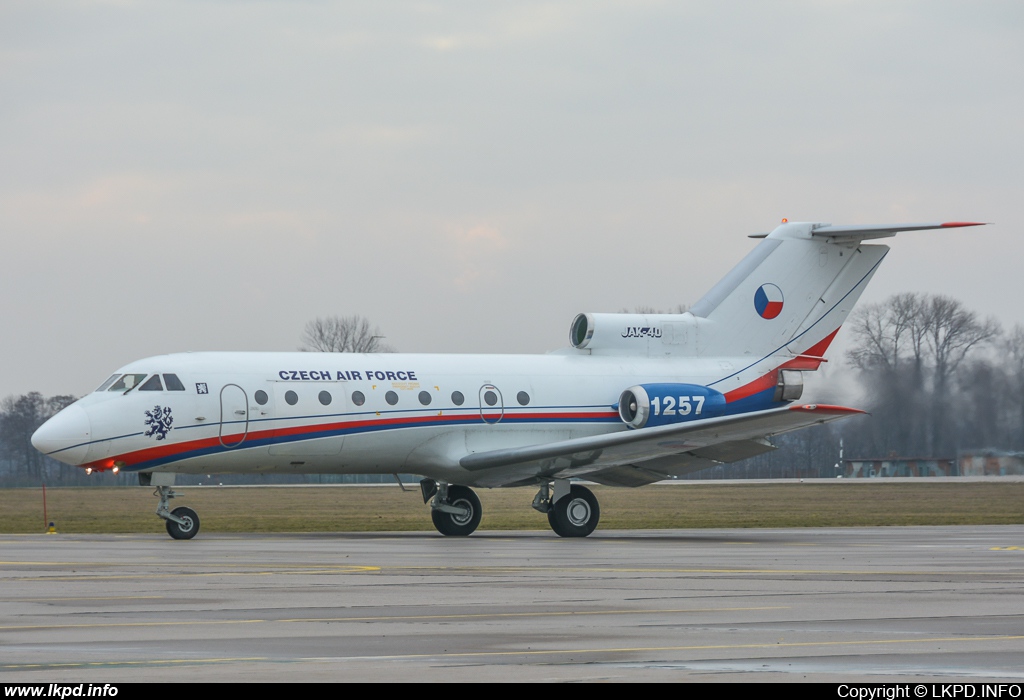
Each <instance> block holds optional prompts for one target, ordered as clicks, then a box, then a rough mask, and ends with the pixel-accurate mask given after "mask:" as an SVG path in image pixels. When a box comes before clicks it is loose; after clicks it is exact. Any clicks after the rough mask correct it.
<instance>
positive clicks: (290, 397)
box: [284, 391, 299, 406]
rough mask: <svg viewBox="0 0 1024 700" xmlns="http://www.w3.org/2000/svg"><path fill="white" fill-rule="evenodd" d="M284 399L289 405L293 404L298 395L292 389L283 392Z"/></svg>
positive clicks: (295, 402)
mask: <svg viewBox="0 0 1024 700" xmlns="http://www.w3.org/2000/svg"><path fill="white" fill-rule="evenodd" d="M284 400H285V402H286V403H287V404H288V405H289V406H294V405H295V404H297V403H298V402H299V395H298V394H296V393H295V392H294V391H286V392H284Z"/></svg>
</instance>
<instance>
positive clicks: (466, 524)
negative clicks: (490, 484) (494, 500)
mask: <svg viewBox="0 0 1024 700" xmlns="http://www.w3.org/2000/svg"><path fill="white" fill-rule="evenodd" d="M447 505H451V506H455V507H456V508H465V509H467V510H468V511H469V512H468V513H466V514H456V513H445V512H444V511H443V510H436V509H432V510H431V511H430V518H431V519H432V520H433V521H434V527H436V528H437V531H438V532H440V533H441V534H442V535H448V536H449V537H465V536H466V535H469V534H472V532H473V531H474V530H476V528H477V526H478V525H479V524H480V516H481V515H482V514H483V511H482V510H481V508H480V499H479V498H478V497H477V495H476V494H475V493H473V489H471V488H467V487H465V486H449V487H448V503H447Z"/></svg>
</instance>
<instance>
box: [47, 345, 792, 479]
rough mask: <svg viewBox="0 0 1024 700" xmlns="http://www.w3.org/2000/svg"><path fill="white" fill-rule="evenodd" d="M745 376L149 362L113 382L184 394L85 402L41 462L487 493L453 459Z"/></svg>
mask: <svg viewBox="0 0 1024 700" xmlns="http://www.w3.org/2000/svg"><path fill="white" fill-rule="evenodd" d="M770 359H771V358H764V360H770ZM743 362H744V358H715V359H680V358H676V357H671V356H666V357H663V358H649V357H641V358H638V357H622V356H593V355H590V354H589V353H587V352H585V351H576V350H569V351H564V352H560V353H555V354H549V355H532V356H531V355H426V354H423V355H418V354H373V355H361V354H338V353H306V352H296V353H231V352H221V353H182V354H174V355H161V356H156V357H151V358H147V359H144V360H139V361H136V362H133V363H131V364H129V365H126V366H125V367H122V368H121V369H119V370H118V374H131V373H136V374H138V375H144V376H145V377H151V376H152V375H153V374H159V375H161V376H164V375H167V374H173V375H175V376H176V377H177V378H178V379H179V380H180V382H181V383H182V384H183V386H184V390H183V391H182V390H179V391H172V390H169V389H168V388H167V387H166V386H164V385H165V384H167V382H166V381H165V382H162V383H161V386H162V389H161V390H143V389H142V387H144V386H145V381H146V380H145V379H141V380H139V381H138V382H137V383H136V384H135V386H133V388H132V389H131V390H129V391H122V390H114V391H110V390H102V391H96V392H93V393H91V394H89V395H87V396H86V397H84V398H83V399H81V400H80V401H78V402H77V403H76V404H75V406H77V407H79V408H80V409H81V410H82V412H83V413H82V414H79V413H78V412H77V411H76V412H70V413H69V415H70V417H69V418H68V420H69V421H77V427H73V426H70V425H61V424H58V425H56V426H52V427H53V429H54V432H55V433H56V432H57V431H61V434H62V438H63V440H64V443H63V444H61V445H59V446H55V445H52V444H51V445H48V447H57V449H50V450H47V452H48V453H49V454H51V455H52V456H53V457H55V458H57V459H61V460H63V461H66V462H68V463H72V464H77V465H80V466H87V467H91V468H93V469H98V470H106V469H112V468H114V467H117V468H118V469H119V470H122V471H172V472H178V473H211V472H216V473H233V472H268V473H281V474H285V473H325V474H326V473H337V474H345V473H384V474H387V473H396V472H403V473H415V474H422V475H424V476H430V477H432V478H435V479H443V480H446V481H451V482H455V483H464V484H467V485H482V486H486V485H489V484H488V483H487V482H488V478H487V475H486V474H474V473H471V472H468V471H466V470H464V469H462V468H461V467H460V466H459V459H460V458H462V457H463V456H465V455H467V454H472V453H476V452H484V451H488V450H494V449H499V448H508V447H521V446H528V445H536V444H543V443H549V442H553V441H558V440H565V439H570V438H577V437H586V436H591V435H597V434H602V433H609V432H615V431H621V430H626V429H627V426H626V425H624V424H623V422H622V421H621V420H620V418H619V415H618V412H617V407H616V402H617V401H618V398H619V396H620V394H621V393H622V391H623V390H624V389H625V388H627V387H629V386H630V385H635V384H642V383H648V382H654V383H658V382H673V383H678V382H682V383H691V384H700V385H708V384H715V383H716V382H718V387H719V390H720V391H722V392H723V393H726V392H728V391H730V390H734V391H735V390H738V389H739V390H741V391H740V393H742V387H743V386H744V385H745V384H749V383H750V382H751V380H753V379H755V378H756V377H758V376H760V375H761V374H763V372H764V367H765V366H768V365H770V364H771V362H768V363H767V364H765V363H764V362H757V363H756V364H755V366H751V367H748V368H746V370H745V371H740V372H738V373H737V370H741V369H743V364H742V363H743ZM746 362H747V364H749V362H750V360H747V361H746ZM776 366H778V365H777V364H776ZM730 375H732V376H730ZM726 377H728V378H727V379H725V378H726ZM140 385H141V386H140ZM360 394H361V395H362V400H361V402H359V395H360ZM353 397H356V400H354V399H353ZM460 397H461V399H460ZM154 425H155V429H154ZM72 436H73V437H72ZM45 439H46V436H45V435H43V436H40V437H39V440H40V442H45ZM507 478H508V475H507V474H505V475H504V476H503V478H502V481H507Z"/></svg>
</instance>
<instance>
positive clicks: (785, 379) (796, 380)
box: [775, 369, 804, 401]
mask: <svg viewBox="0 0 1024 700" xmlns="http://www.w3.org/2000/svg"><path fill="white" fill-rule="evenodd" d="M803 393H804V373H803V372H801V371H799V370H795V369H783V370H779V381H778V383H777V384H776V385H775V400H776V401H796V400H797V399H799V398H800V397H801V396H803Z"/></svg>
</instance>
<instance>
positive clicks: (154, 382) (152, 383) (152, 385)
mask: <svg viewBox="0 0 1024 700" xmlns="http://www.w3.org/2000/svg"><path fill="white" fill-rule="evenodd" d="M163 390H164V385H163V384H161V383H160V375H159V374H154V375H153V376H152V377H150V378H149V380H148V381H146V382H145V383H144V384H143V385H142V386H140V387H139V391H163Z"/></svg>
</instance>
